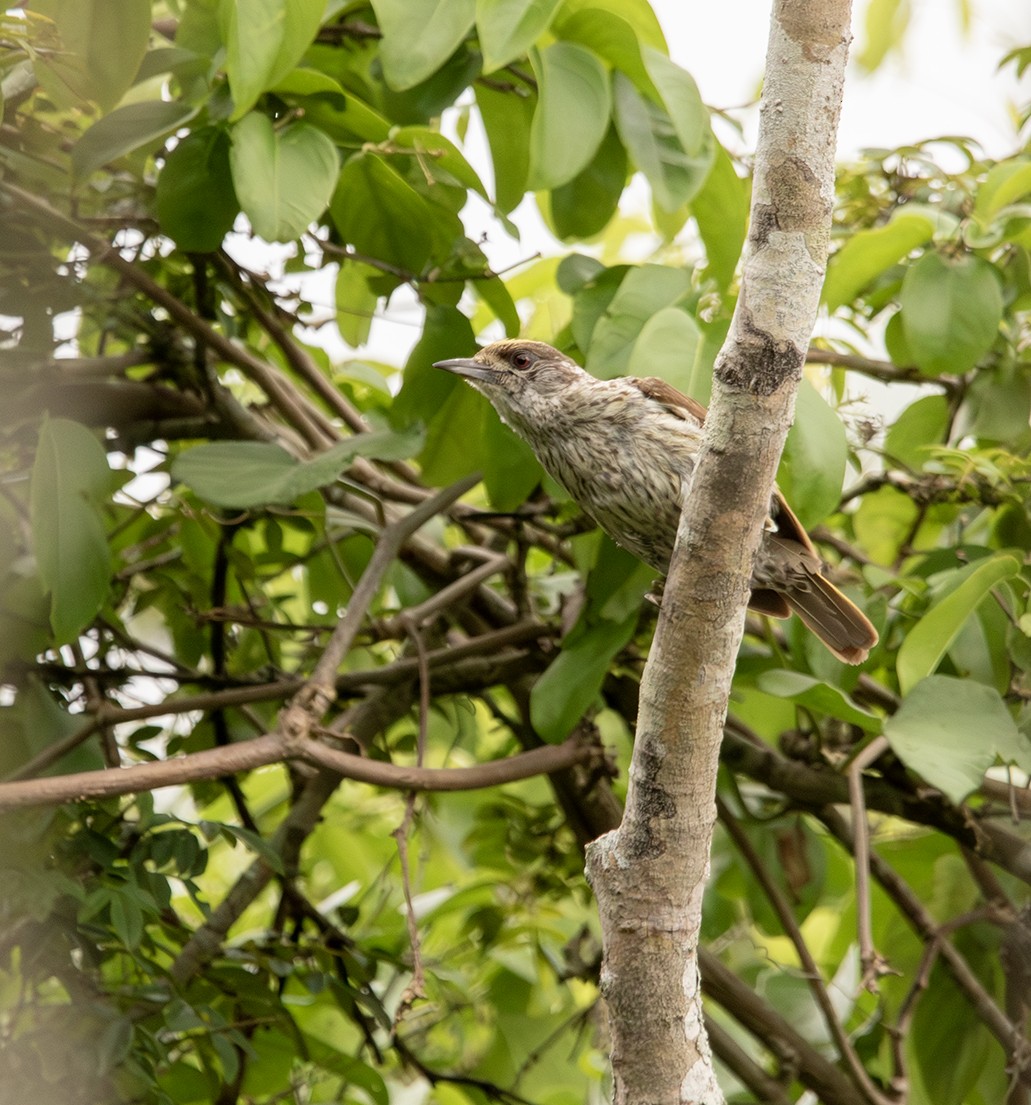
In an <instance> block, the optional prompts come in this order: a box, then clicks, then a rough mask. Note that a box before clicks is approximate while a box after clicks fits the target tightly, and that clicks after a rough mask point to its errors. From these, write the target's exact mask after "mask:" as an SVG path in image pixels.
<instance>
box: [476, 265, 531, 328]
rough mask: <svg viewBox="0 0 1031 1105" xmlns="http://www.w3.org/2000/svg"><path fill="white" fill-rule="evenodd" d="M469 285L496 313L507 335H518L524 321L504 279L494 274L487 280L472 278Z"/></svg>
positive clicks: (495, 315)
mask: <svg viewBox="0 0 1031 1105" xmlns="http://www.w3.org/2000/svg"><path fill="white" fill-rule="evenodd" d="M469 287H470V288H472V290H473V291H474V292H475V293H476V295H477V296H479V298H480V299H482V300H483V302H484V303H486V304H487V306H488V307H489V308H490V309H491V311H492V312H493V313H494V317H495V318H496V319H497V320H498V321H499V322H500V323H501V324H502V326H504V327H505V337H507V338H515V337H518V336H519V331H520V330H521V329H522V321H521V320H520V318H519V311H518V310H517V309H516V305H515V302H514V300H513V299H512V295H511V293H510V292H509V290H508V288H507V287H506V286H505V282H504V280H502V279H501V277H500V276H492V277H490V278H489V279H486V280H470V281H469Z"/></svg>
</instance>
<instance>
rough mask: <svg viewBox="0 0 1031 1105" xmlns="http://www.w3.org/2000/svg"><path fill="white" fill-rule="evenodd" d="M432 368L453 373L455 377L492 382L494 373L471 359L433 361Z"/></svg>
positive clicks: (456, 358) (457, 358) (459, 358)
mask: <svg viewBox="0 0 1031 1105" xmlns="http://www.w3.org/2000/svg"><path fill="white" fill-rule="evenodd" d="M433 367H434V368H442V369H444V371H445V372H453V373H454V374H455V375H456V376H465V377H466V378H467V379H469V380H493V379H494V373H493V371H491V369H490V368H488V367H487V365H485V364H483V363H482V362H480V361H477V360H474V359H473V358H472V357H455V358H454V359H453V360H450V361H434V362H433Z"/></svg>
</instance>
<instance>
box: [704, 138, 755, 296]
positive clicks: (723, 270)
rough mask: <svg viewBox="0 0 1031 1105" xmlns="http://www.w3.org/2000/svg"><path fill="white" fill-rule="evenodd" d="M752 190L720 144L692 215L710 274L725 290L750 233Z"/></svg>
mask: <svg viewBox="0 0 1031 1105" xmlns="http://www.w3.org/2000/svg"><path fill="white" fill-rule="evenodd" d="M750 192H751V187H750V184H749V182H748V181H747V180H745V179H743V178H742V177H739V176H738V175H737V171H736V170H735V168H734V162H733V161H732V160H731V157H730V154H728V153H727V151H726V150H725V149H724V148H723V147H722V146H721V145H720V144H719V143H718V142H717V143H715V150H714V160H713V164H712V169H711V170H710V171H709V175H708V176H707V177H706V178H705V184H703V185H702V188H701V190H700V191H699V192H698V194H697V195H696V196H695V197H694V199H692V200H691V214H692V215H693V216H694V218H695V222H697V223H698V233H699V234H700V235H701V238H702V243H703V244H704V246H705V256H706V258H707V259H708V262H709V266H708V270H707V271H708V272H710V273H711V274H712V275H713V276H714V277H715V279H716V282H717V283H718V284H719V285H720V287H721V288H726V287H728V286H729V285H730V283H731V281H732V280H733V279H734V273H735V271H736V270H737V263H738V259H739V258H740V256H741V250H742V249H743V248H744V244H745V235H746V234H747V232H748V204H749V199H750Z"/></svg>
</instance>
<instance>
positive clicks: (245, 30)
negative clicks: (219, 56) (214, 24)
mask: <svg viewBox="0 0 1031 1105" xmlns="http://www.w3.org/2000/svg"><path fill="white" fill-rule="evenodd" d="M324 10H325V3H324V0H221V3H220V7H219V23H220V27H221V32H222V40H223V42H224V43H225V47H226V55H225V56H226V62H225V66H226V75H227V76H228V78H229V88H230V90H231V92H232V94H233V118H234V119H239V118H241V117H242V116H244V115H246V114H247V112H248V111H250V109H251V108H252V107H253V106H254V104H255V102H256V101H257V99H258V97H259V96H260V95H261V94H262V93H263V92H264V91H265V90H266V89H268V88H271V87H273V85H275V83H276V82H277V81H278V80H280V79H281V78H283V77H284V76H285V75H286V74H287V73H289V71H290V70H291V69H293V67H294V66H295V65H296V64H297V62H298V61H300V59H301V55H302V54H303V53H304V51H305V50H306V49H307V48H308V46H309V45H310V43H311V40H312V38H313V36H314V34H315V31H316V30H317V29H318V26H319V23H320V22H321V20H322V13H323V11H324Z"/></svg>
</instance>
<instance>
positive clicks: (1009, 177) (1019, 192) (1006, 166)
mask: <svg viewBox="0 0 1031 1105" xmlns="http://www.w3.org/2000/svg"><path fill="white" fill-rule="evenodd" d="M1027 195H1031V161H1028V160H1027V159H1026V158H1015V159H1014V160H1012V161H1003V162H1001V163H1000V164H998V165H993V166H992V168H991V169H990V170H989V172H988V175H987V176H986V177H985V179H984V181H983V182H982V183H981V185H980V187H979V188H978V189H977V194H976V196H975V197H974V214H975V215H977V216H978V217H979V218H980V219H982V220H984V221H988V220H990V219H993V218H994V217H995V216H996V215H998V214H999V212H1000V211H1002V210H1003V209H1004V208H1006V207H1008V206H1009V205H1010V204H1012V203H1015V202H1016V201H1017V200H1019V199H1023V198H1024V197H1025V196H1027Z"/></svg>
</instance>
